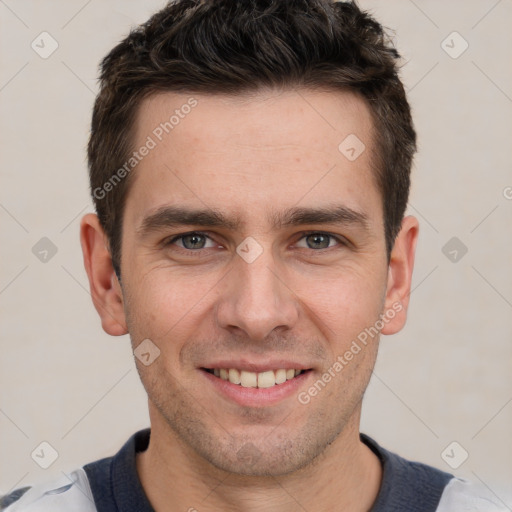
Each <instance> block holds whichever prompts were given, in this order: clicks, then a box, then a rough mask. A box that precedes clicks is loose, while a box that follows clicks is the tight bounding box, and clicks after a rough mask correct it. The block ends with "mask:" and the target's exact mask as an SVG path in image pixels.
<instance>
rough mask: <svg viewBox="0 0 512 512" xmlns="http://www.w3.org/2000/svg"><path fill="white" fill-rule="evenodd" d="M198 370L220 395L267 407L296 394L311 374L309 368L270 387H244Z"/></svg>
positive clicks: (246, 405)
mask: <svg viewBox="0 0 512 512" xmlns="http://www.w3.org/2000/svg"><path fill="white" fill-rule="evenodd" d="M199 371H200V372H201V373H202V374H203V375H204V376H205V377H206V378H207V379H208V380H209V382H210V383H211V384H212V385H213V386H214V388H215V389H216V390H217V391H218V392H219V393H220V394H221V395H223V396H224V397H227V398H228V399H230V400H232V401H233V402H236V403H237V404H239V405H241V406H244V407H267V406H270V405H274V404H277V403H279V402H280V401H282V400H284V399H285V398H288V397H290V396H292V395H295V396H297V394H298V392H299V388H300V387H301V386H303V385H304V383H305V382H306V380H307V379H309V378H310V376H311V374H312V371H311V370H307V371H305V372H303V373H301V374H300V375H297V377H294V378H293V379H290V380H287V381H286V382H283V383H282V384H276V385H274V386H272V387H270V388H245V387H243V386H241V385H239V384H233V383H231V382H229V381H228V380H223V379H221V378H219V377H215V375H213V374H211V373H209V372H207V371H205V370H199Z"/></svg>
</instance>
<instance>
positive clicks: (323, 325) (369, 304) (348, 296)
mask: <svg viewBox="0 0 512 512" xmlns="http://www.w3.org/2000/svg"><path fill="white" fill-rule="evenodd" d="M385 289H386V282H385V277H384V275H374V274H371V273H370V272H369V271H367V272H364V271H363V270H353V269H352V270H347V269H345V271H344V272H340V273H338V274H337V275H333V274H332V273H331V275H323V276H322V275H319V274H317V275H316V276H312V275H309V276H306V277H304V276H300V277H297V280H296V285H295V288H294V290H295V291H296V295H297V297H299V300H300V301H301V302H302V303H303V306H304V308H303V309H304V311H305V314H306V315H308V314H310V315H311V320H312V321H313V322H314V323H315V324H316V325H317V326H318V327H319V328H320V329H321V330H322V331H323V332H324V334H325V337H326V338H327V339H337V340H339V343H346V342H347V341H348V342H349V341H350V340H351V339H353V338H354V337H356V336H357V335H358V334H359V333H360V332H361V331H362V330H364V329H365V328H366V327H368V326H370V325H373V324H374V323H375V321H376V320H377V319H378V318H379V314H380V313H381V312H382V307H383V304H384V297H385ZM308 312H309V313H308Z"/></svg>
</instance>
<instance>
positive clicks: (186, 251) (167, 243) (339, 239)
mask: <svg viewBox="0 0 512 512" xmlns="http://www.w3.org/2000/svg"><path fill="white" fill-rule="evenodd" d="M190 235H200V236H203V237H205V238H207V239H209V240H211V241H212V242H213V241H214V240H212V238H211V237H210V236H209V235H208V234H207V233H204V232H202V231H189V232H188V233H182V234H181V235H176V236H175V237H173V238H171V239H170V240H166V241H164V243H163V245H164V246H165V247H167V246H170V245H173V244H174V242H176V241H178V240H181V239H183V238H185V237H186V236H190ZM301 235H302V236H301V237H300V238H299V239H298V240H297V242H298V241H300V240H302V239H304V238H306V237H308V236H310V235H324V236H328V237H330V238H331V239H334V240H336V242H338V245H340V246H344V247H346V246H348V245H349V243H348V241H347V240H345V239H344V238H343V237H340V236H336V235H333V234H332V233H327V232H325V231H305V232H303V233H302V234H301ZM297 242H296V243H297ZM334 247H336V246H333V247H324V248H323V249H310V250H311V251H312V252H316V253H321V252H323V251H326V250H328V249H334ZM177 249H178V250H179V251H181V252H183V253H184V254H187V255H189V256H194V255H195V254H198V253H200V252H201V251H203V250H206V249H211V247H207V248H202V249H187V248H185V247H179V246H177ZM301 249H309V247H308V248H306V247H301Z"/></svg>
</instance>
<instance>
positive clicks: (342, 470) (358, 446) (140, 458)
mask: <svg viewBox="0 0 512 512" xmlns="http://www.w3.org/2000/svg"><path fill="white" fill-rule="evenodd" d="M359 412H360V411H359ZM137 471H138V474H139V477H140V480H141V483H142V486H143V488H144V491H145V493H146V495H147V497H148V499H149V501H150V502H151V504H152V506H153V508H154V510H155V511H156V512H175V511H183V510H187V511H191V512H192V511H195V510H196V511H200V512H213V511H218V510H223V511H226V512H235V511H240V510H244V511H245V512H255V511H260V510H266V511H269V512H274V511H276V512H277V511H279V512H288V511H290V512H291V511H295V510H297V509H301V510H330V511H339V512H341V511H349V510H350V511H351V512H359V511H361V512H363V511H368V510H370V509H371V506H372V504H373V503H374V501H375V499H376V497H377V494H378V491H379V487H380V482H381V478H382V468H381V464H380V461H379V460H378V458H377V457H376V455H375V454H374V453H373V452H372V451H371V450H370V449H369V448H368V447H367V446H366V445H365V444H364V443H362V442H361V441H360V439H359V414H358V415H357V418H354V420H353V421H351V422H350V424H347V426H346V428H345V429H344V430H343V431H342V432H341V433H340V435H339V436H338V437H337V438H336V440H335V441H334V442H333V443H331V444H330V445H329V446H328V447H327V448H326V450H325V451H324V452H323V453H322V454H321V455H319V456H318V457H317V458H316V459H315V460H314V461H312V462H311V463H310V464H309V465H308V466H307V467H305V468H302V469H301V470H299V471H297V472H294V473H291V474H287V475H280V476H265V477H259V476H258V477H255V476H244V475H237V474H233V473H228V472H226V471H223V470H221V469H218V468H216V467H214V466H213V465H211V464H210V463H209V462H208V461H206V460H204V459H203V458H202V457H200V456H199V455H197V454H196V453H195V452H194V451H193V450H192V449H191V448H190V447H189V446H186V445H185V444H184V443H183V442H182V441H181V440H180V439H179V438H177V436H176V435H175V433H174V432H173V431H172V430H171V429H169V428H168V426H167V425H166V424H164V422H163V421H158V420H157V421H152V429H151V438H150V443H149V447H148V449H147V450H146V451H145V452H143V453H139V454H138V455H137Z"/></svg>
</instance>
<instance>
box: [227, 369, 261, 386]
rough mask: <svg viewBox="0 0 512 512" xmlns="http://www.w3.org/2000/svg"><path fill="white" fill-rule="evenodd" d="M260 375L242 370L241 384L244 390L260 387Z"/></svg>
mask: <svg viewBox="0 0 512 512" xmlns="http://www.w3.org/2000/svg"><path fill="white" fill-rule="evenodd" d="M230 373H231V370H230ZM257 381H258V374H257V373H254V372H246V371H244V370H242V371H241V372H240V384H242V386H243V387H244V388H257V387H258V383H257ZM230 382H231V383H232V384H238V382H232V381H231V380H230Z"/></svg>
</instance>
